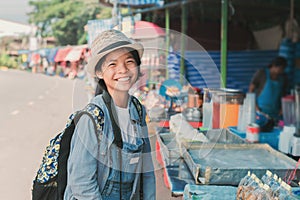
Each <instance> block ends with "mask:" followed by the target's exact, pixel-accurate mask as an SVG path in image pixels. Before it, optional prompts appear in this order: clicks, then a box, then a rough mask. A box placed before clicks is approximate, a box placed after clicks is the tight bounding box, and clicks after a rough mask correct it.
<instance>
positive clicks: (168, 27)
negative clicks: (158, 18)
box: [165, 0, 170, 80]
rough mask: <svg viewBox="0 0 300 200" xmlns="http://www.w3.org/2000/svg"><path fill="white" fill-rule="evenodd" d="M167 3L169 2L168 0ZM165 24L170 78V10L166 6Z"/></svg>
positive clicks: (167, 72)
mask: <svg viewBox="0 0 300 200" xmlns="http://www.w3.org/2000/svg"><path fill="white" fill-rule="evenodd" d="M166 3H168V0H166ZM165 18H166V19H165V26H166V54H165V56H166V80H168V79H169V68H168V56H169V50H170V10H169V8H166V12H165Z"/></svg>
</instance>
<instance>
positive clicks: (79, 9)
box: [29, 0, 111, 45]
mask: <svg viewBox="0 0 300 200" xmlns="http://www.w3.org/2000/svg"><path fill="white" fill-rule="evenodd" d="M29 5H30V6H32V7H33V11H32V12H31V13H29V22H30V23H33V24H35V25H36V26H37V27H38V31H37V34H38V35H40V36H41V37H47V36H54V37H55V38H56V40H57V42H58V45H68V44H69V45H76V44H83V43H86V32H85V31H84V26H85V25H86V24H87V22H88V20H92V19H97V18H101V19H104V18H110V17H111V8H104V7H101V6H100V4H99V3H98V1H96V0H31V1H29Z"/></svg>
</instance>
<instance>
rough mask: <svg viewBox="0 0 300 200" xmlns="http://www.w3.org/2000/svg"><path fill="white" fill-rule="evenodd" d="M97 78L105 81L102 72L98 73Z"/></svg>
mask: <svg viewBox="0 0 300 200" xmlns="http://www.w3.org/2000/svg"><path fill="white" fill-rule="evenodd" d="M96 76H97V77H98V78H100V79H103V74H102V72H100V71H97V72H96Z"/></svg>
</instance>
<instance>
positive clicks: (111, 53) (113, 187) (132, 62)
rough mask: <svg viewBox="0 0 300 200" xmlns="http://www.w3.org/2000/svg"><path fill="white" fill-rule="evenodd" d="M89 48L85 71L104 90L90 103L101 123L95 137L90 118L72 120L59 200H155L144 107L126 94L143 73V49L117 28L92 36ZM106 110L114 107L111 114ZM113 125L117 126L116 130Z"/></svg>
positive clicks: (84, 116)
mask: <svg viewBox="0 0 300 200" xmlns="http://www.w3.org/2000/svg"><path fill="white" fill-rule="evenodd" d="M91 52H92V57H91V59H90V60H89V62H88V64H87V71H88V73H90V74H91V75H93V76H94V77H97V78H98V79H99V81H98V84H99V85H100V86H101V87H102V90H103V92H102V94H99V95H97V96H95V97H94V98H92V99H91V103H93V104H95V105H97V106H98V107H100V108H101V110H102V111H103V116H102V117H103V120H104V125H103V128H102V131H101V132H100V134H99V135H98V136H97V134H96V133H95V130H94V124H93V121H92V119H90V117H88V116H87V115H83V116H82V117H81V118H80V119H79V121H78V122H77V124H76V128H75V131H74V134H73V137H72V140H71V146H70V155H69V159H68V165H67V166H68V168H67V179H68V183H67V186H66V191H65V194H64V199H65V200H73V199H78V200H82V199H84V200H86V199H103V200H109V199H114V200H118V199H122V200H123V199H147V200H155V199H156V193H155V190H156V185H155V176H154V166H153V161H152V155H151V148H150V141H149V136H148V129H147V124H146V121H145V116H146V111H145V108H144V106H142V104H138V105H139V106H136V101H138V100H137V99H136V98H135V97H133V96H131V95H130V94H129V93H128V92H129V90H130V88H131V87H132V86H133V85H134V84H135V83H136V81H137V80H138V79H139V77H140V76H141V75H142V74H141V71H140V64H141V57H142V55H143V52H144V48H143V46H142V45H141V44H140V43H136V42H134V41H132V40H130V39H129V38H127V37H126V36H125V35H124V34H123V33H122V32H120V31H117V30H108V31H104V32H102V33H101V34H100V35H98V36H97V37H96V38H95V40H94V41H93V42H92V45H91ZM108 101H109V102H110V106H108V105H107V102H108ZM109 109H111V111H115V112H112V113H113V114H110V111H109ZM139 113H142V114H139ZM114 122H116V123H114ZM114 124H115V126H114ZM113 126H114V127H113ZM116 126H119V128H120V132H119V133H118V134H117V132H118V131H114V130H115V128H116Z"/></svg>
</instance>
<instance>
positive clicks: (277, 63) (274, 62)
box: [268, 56, 287, 68]
mask: <svg viewBox="0 0 300 200" xmlns="http://www.w3.org/2000/svg"><path fill="white" fill-rule="evenodd" d="M286 65H287V61H286V59H285V58H284V57H282V56H278V57H276V58H274V59H273V60H272V62H271V63H270V64H269V65H268V67H269V68H271V67H272V66H282V67H283V68H285V67H286Z"/></svg>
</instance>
